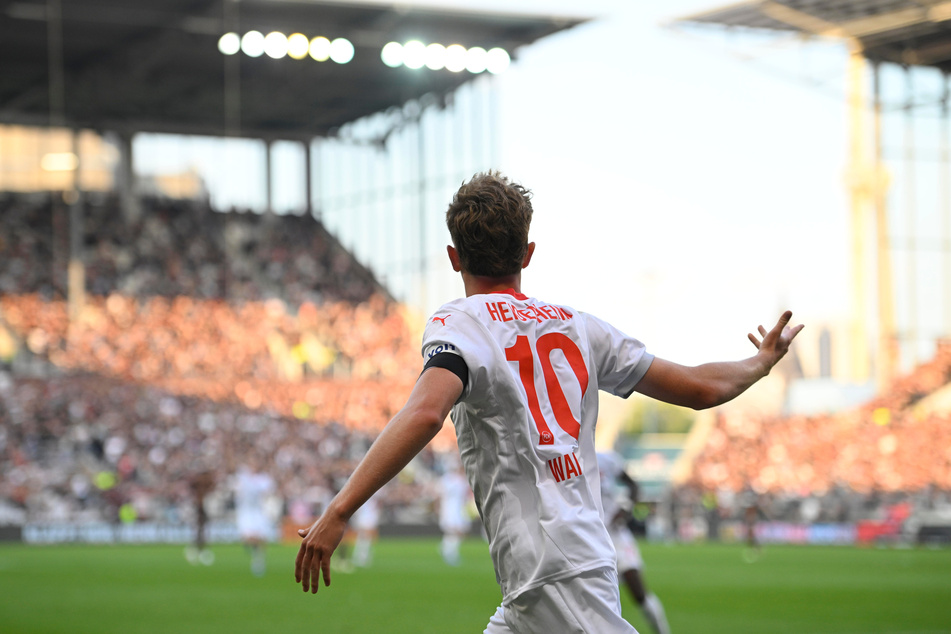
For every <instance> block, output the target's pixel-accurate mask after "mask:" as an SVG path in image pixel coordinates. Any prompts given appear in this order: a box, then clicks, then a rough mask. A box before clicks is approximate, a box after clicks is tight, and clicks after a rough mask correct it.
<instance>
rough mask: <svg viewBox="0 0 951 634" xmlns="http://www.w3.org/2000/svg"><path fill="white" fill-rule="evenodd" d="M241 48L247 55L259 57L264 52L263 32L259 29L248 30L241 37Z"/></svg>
mask: <svg viewBox="0 0 951 634" xmlns="http://www.w3.org/2000/svg"><path fill="white" fill-rule="evenodd" d="M241 50H242V51H244V54H245V55H247V56H248V57H261V55H263V54H264V34H263V33H261V32H260V31H248V32H247V33H245V34H244V37H242V38H241Z"/></svg>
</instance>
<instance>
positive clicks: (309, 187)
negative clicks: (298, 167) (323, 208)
mask: <svg viewBox="0 0 951 634" xmlns="http://www.w3.org/2000/svg"><path fill="white" fill-rule="evenodd" d="M301 143H302V144H303V146H304V209H305V210H306V212H307V215H308V216H310V217H313V215H314V176H313V172H312V171H311V170H312V169H313V165H312V157H311V142H310V139H307V140H305V141H301Z"/></svg>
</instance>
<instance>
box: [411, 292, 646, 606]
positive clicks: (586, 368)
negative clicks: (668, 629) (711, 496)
mask: <svg viewBox="0 0 951 634" xmlns="http://www.w3.org/2000/svg"><path fill="white" fill-rule="evenodd" d="M422 352H423V358H424V360H430V359H431V358H432V357H434V356H436V355H440V354H452V355H458V356H459V357H461V358H462V360H463V361H464V362H465V367H466V368H467V369H468V375H467V380H466V383H465V385H464V387H463V392H462V396H461V397H460V398H459V401H458V402H457V403H456V404H455V406H454V407H453V409H452V413H451V418H452V421H453V424H454V425H455V429H456V437H457V440H458V444H459V452H460V457H461V459H462V462H463V465H464V467H465V471H466V475H467V478H468V480H469V484H470V486H471V487H472V491H473V495H474V497H475V501H476V504H477V506H478V507H479V512H480V515H481V516H482V520H483V523H484V525H485V529H486V532H487V534H488V536H489V547H490V551H491V553H492V558H493V562H494V563H495V569H496V575H497V578H498V582H499V584H500V585H501V587H502V594H503V601H510V600H511V599H513V598H515V597H517V596H518V595H519V594H521V593H522V592H524V591H526V590H529V589H531V588H534V587H536V586H538V585H541V584H543V583H546V582H548V581H553V580H556V579H561V578H567V577H571V576H574V575H576V574H579V573H581V572H584V571H587V570H592V569H595V568H601V567H613V566H614V548H613V546H612V543H611V540H610V537H609V536H608V534H607V531H606V530H605V528H604V524H603V523H602V521H601V499H600V498H601V493H600V486H599V481H598V480H599V476H598V465H597V458H596V455H595V450H594V430H595V423H596V422H597V417H598V390H605V391H608V392H610V393H612V394H617V395H619V396H623V397H627V396H629V395H630V394H631V392H632V391H633V390H634V386H635V385H636V384H637V382H638V381H639V380H640V379H641V377H643V376H644V373H645V372H646V371H647V369H648V367H649V366H650V363H651V361H652V359H653V357H652V356H651V355H649V354H648V353H647V352H646V350H645V348H644V345H643V344H642V343H641V342H639V341H638V340H636V339H634V338H632V337H629V336H627V335H625V334H624V333H622V332H620V331H619V330H617V329H615V328H614V327H612V326H611V325H609V324H607V323H606V322H604V321H601V320H599V319H597V318H596V317H594V316H592V315H587V314H585V313H580V312H577V311H575V310H574V309H571V308H567V307H564V306H558V305H555V304H549V303H545V302H541V301H538V300H536V299H533V298H530V297H527V296H525V295H522V294H520V293H516V292H514V291H507V292H505V293H493V294H489V295H473V296H471V297H467V298H463V299H458V300H455V301H453V302H450V303H448V304H445V305H444V306H442V307H441V308H440V309H439V310H437V311H436V312H435V313H434V315H433V317H432V318H431V319H430V321H429V322H428V324H427V326H426V331H425V333H424V335H423V349H422ZM464 376H465V375H464Z"/></svg>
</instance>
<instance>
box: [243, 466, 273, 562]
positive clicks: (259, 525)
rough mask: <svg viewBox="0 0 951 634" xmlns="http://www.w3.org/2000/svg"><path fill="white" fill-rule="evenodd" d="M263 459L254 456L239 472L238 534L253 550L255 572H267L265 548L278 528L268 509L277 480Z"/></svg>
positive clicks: (249, 549)
mask: <svg viewBox="0 0 951 634" xmlns="http://www.w3.org/2000/svg"><path fill="white" fill-rule="evenodd" d="M261 464H262V461H261V460H260V459H259V458H258V457H257V456H252V457H251V459H250V460H249V461H248V464H246V465H244V466H242V467H241V468H240V469H239V470H238V473H237V475H236V476H235V491H234V493H235V495H234V502H235V515H236V519H237V524H238V534H239V535H240V536H241V541H242V542H243V543H244V546H245V548H246V549H247V550H248V551H249V552H250V554H251V574H253V575H254V576H255V577H261V576H264V573H265V572H266V570H267V561H266V559H265V552H264V548H265V545H266V544H267V542H268V540H269V539H270V538H271V535H272V534H273V532H274V526H273V522H272V521H271V517H270V514H269V512H268V508H267V504H268V499H269V497H270V496H271V495H272V494H273V493H274V490H275V486H274V480H273V478H271V476H270V475H268V474H267V473H265V472H264V470H263V468H262V466H261Z"/></svg>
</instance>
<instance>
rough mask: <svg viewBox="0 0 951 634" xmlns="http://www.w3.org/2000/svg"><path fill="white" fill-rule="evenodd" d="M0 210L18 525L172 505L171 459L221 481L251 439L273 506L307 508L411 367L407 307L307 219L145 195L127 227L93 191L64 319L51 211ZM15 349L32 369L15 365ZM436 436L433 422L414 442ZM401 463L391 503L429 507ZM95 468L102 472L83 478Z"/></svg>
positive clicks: (425, 474)
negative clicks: (274, 485)
mask: <svg viewBox="0 0 951 634" xmlns="http://www.w3.org/2000/svg"><path fill="white" fill-rule="evenodd" d="M0 207H2V210H0V225H2V228H3V231H2V232H0V235H2V236H4V238H3V242H2V243H0V255H2V257H0V330H2V331H3V333H0V334H5V335H6V336H7V337H11V338H12V339H13V340H14V341H15V342H16V344H15V345H14V346H13V349H12V350H13V352H10V354H7V355H6V359H5V360H6V362H7V363H6V365H7V367H8V370H12V372H8V373H0V377H3V378H2V383H3V385H2V392H0V399H2V406H0V433H2V436H0V467H2V468H3V471H4V473H5V474H9V475H8V477H5V478H4V481H3V483H2V485H0V486H2V489H3V490H2V491H0V500H2V499H6V500H7V501H8V502H10V503H11V504H13V505H14V507H16V508H21V509H25V510H26V511H27V514H26V516H27V517H28V518H30V519H32V520H40V519H44V518H47V519H48V518H56V517H60V518H62V517H67V516H72V514H74V513H79V512H80V511H82V513H86V514H87V515H88V516H89V517H96V518H100V519H109V518H112V519H114V518H115V511H116V508H117V505H120V504H129V503H134V506H135V508H136V509H137V510H138V517H141V518H147V517H152V518H155V517H165V518H166V519H167V518H168V516H169V513H172V514H176V513H177V514H182V513H184V514H187V513H188V508H190V507H188V506H187V504H186V502H187V498H188V497H189V489H188V487H187V479H188V478H187V476H188V473H187V471H188V470H189V469H192V468H199V467H200V468H201V470H203V471H206V470H211V471H212V472H214V473H215V474H216V481H217V482H218V487H217V491H218V493H219V494H224V492H227V482H228V475H229V474H230V473H233V472H234V470H235V469H236V468H237V466H238V465H239V464H240V462H241V457H242V456H247V455H249V453H253V452H255V451H264V452H266V453H267V454H268V456H269V458H270V463H271V464H273V465H274V469H275V473H274V474H273V475H274V476H275V478H276V479H277V480H278V482H279V484H280V491H281V495H282V497H283V498H284V499H285V502H286V504H287V505H288V506H293V507H294V508H296V509H300V508H301V506H302V503H301V500H304V501H305V502H306V504H303V506H305V507H306V508H308V509H309V510H310V511H311V512H316V511H318V510H319V503H318V501H319V500H321V499H324V498H325V497H326V496H327V495H328V492H329V491H332V490H333V489H334V488H335V487H336V486H339V484H340V483H341V482H342V479H343V478H345V477H346V476H347V475H348V474H349V473H350V471H351V470H352V467H353V464H354V463H353V460H354V459H355V458H357V457H359V456H360V455H362V452H364V451H365V450H366V447H367V446H368V444H369V442H370V441H371V440H372V439H373V438H374V437H375V435H376V433H377V432H378V431H379V430H380V429H381V428H382V427H383V425H385V423H386V422H387V421H388V420H389V418H390V417H391V416H392V415H393V414H394V413H395V412H396V411H397V408H398V407H399V406H400V405H402V403H403V401H404V400H405V398H406V396H407V395H408V393H409V391H410V390H411V388H412V385H413V382H414V381H415V378H416V376H417V375H418V373H419V371H420V369H421V367H422V360H421V357H420V355H419V347H418V340H419V338H418V335H414V334H413V333H412V332H411V331H410V328H409V325H408V324H410V323H412V322H413V321H415V320H416V319H415V318H412V317H410V316H408V315H406V314H405V309H404V308H403V307H401V306H400V305H398V304H397V303H395V302H393V301H391V300H390V299H389V298H388V297H387V296H386V294H385V292H384V291H383V289H381V288H380V287H379V285H378V284H377V283H376V282H375V281H374V280H373V278H372V277H371V276H370V275H369V273H367V272H366V270H365V269H363V268H362V267H361V266H359V264H357V263H356V262H355V261H354V260H353V258H352V257H351V256H350V255H349V254H348V253H347V252H346V251H345V250H343V249H342V248H341V247H339V245H337V244H336V242H335V241H334V240H333V239H332V238H331V237H330V236H329V234H327V233H326V231H325V230H324V229H323V228H322V226H321V225H320V224H319V223H318V222H316V221H315V220H313V219H312V218H299V217H279V218H278V217H273V216H271V217H268V216H258V215H256V214H219V213H216V212H213V211H211V210H209V209H207V208H206V207H201V206H200V205H196V204H193V203H181V202H176V203H168V204H167V205H165V206H157V203H155V202H154V201H153V202H152V203H151V204H150V205H148V208H147V210H146V211H145V213H144V214H143V215H142V217H141V219H140V220H136V221H132V222H130V221H128V220H126V219H124V218H123V216H122V214H121V213H119V210H118V209H117V208H116V207H115V203H114V202H113V201H111V200H109V199H106V200H105V201H103V203H102V204H101V205H99V206H96V205H92V206H89V207H88V208H87V209H86V214H85V215H86V220H85V231H84V233H85V236H86V238H85V244H84V253H83V257H84V260H85V261H86V264H87V268H86V290H87V293H88V295H87V297H86V300H85V304H84V306H83V307H82V309H81V311H80V312H79V314H78V315H77V316H76V318H75V319H74V320H73V321H72V322H71V321H70V318H69V310H68V304H67V301H66V298H65V272H64V271H65V268H66V261H67V259H68V258H67V257H66V256H65V255H62V253H63V252H64V250H65V252H67V253H68V232H67V231H66V228H64V227H63V226H62V224H63V223H64V222H66V221H67V220H66V218H65V217H64V215H63V210H62V209H57V208H56V206H54V205H50V204H49V203H48V200H43V199H41V200H40V201H39V203H36V202H31V201H28V200H25V199H24V198H22V197H20V198H13V197H8V198H7V199H5V200H3V201H2V202H0ZM56 254H59V255H56ZM3 349H4V347H3V346H0V362H3V361H4V354H3V351H4V350H3ZM26 360H30V361H31V362H32V361H39V362H40V363H41V365H42V367H44V368H46V369H45V370H44V372H43V373H42V374H44V377H45V378H29V376H24V375H29V374H30V373H29V372H27V373H23V372H19V371H17V368H18V367H20V366H23V365H24V363H25V362H26ZM34 365H35V364H34ZM0 369H2V364H0ZM452 440H453V438H452V430H451V427H450V426H447V428H446V429H445V430H444V431H443V433H442V434H441V435H440V436H439V438H437V441H436V442H434V445H433V446H434V447H437V448H446V447H447V446H449V445H451V444H452ZM196 455H197V456H200V457H201V460H200V461H199V462H198V463H195V462H194V461H193V458H194V457H195V456H196ZM427 455H428V454H427ZM417 464H419V465H422V466H421V467H420V468H419V470H418V472H414V473H416V475H413V476H412V477H410V478H409V480H405V479H401V480H400V481H398V482H397V483H395V484H394V485H393V486H391V487H390V488H389V490H388V491H387V500H386V502H388V503H389V505H390V506H391V507H393V506H396V502H398V501H408V502H413V504H414V505H415V506H417V507H421V508H425V507H427V505H429V504H431V503H432V500H433V499H434V497H435V495H436V494H435V492H434V491H433V490H432V488H431V487H429V486H428V485H427V484H426V483H427V482H429V480H431V479H432V478H431V477H430V476H432V475H433V474H434V473H435V472H434V471H433V469H434V468H435V467H434V465H436V462H435V461H434V460H427V459H425V456H424V459H422V460H418V461H417ZM100 473H110V474H114V476H115V478H116V482H115V484H114V486H109V487H108V488H106V489H99V488H97V487H96V486H95V482H96V477H97V475H96V474H100ZM107 481H109V480H108V478H107ZM315 483H316V484H315ZM211 499H214V495H213V496H212V497H211ZM385 506H386V505H385ZM402 506H405V505H402ZM403 510H404V511H405V508H404V509H403ZM79 516H80V517H81V516H82V514H81V513H80V515H79Z"/></svg>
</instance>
